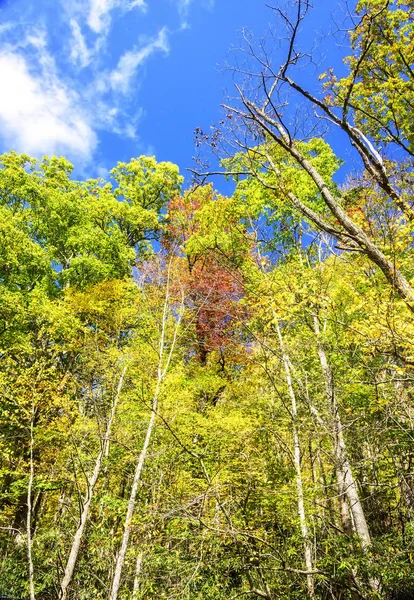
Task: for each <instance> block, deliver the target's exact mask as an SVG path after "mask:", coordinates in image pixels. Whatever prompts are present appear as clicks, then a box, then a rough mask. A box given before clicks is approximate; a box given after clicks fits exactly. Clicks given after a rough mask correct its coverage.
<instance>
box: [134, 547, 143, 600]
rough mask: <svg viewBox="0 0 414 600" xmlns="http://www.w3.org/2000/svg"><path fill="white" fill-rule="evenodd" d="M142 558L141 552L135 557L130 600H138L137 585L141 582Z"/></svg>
mask: <svg viewBox="0 0 414 600" xmlns="http://www.w3.org/2000/svg"><path fill="white" fill-rule="evenodd" d="M143 557H144V554H143V552H139V553H138V556H137V562H136V564H135V578H134V589H133V590H132V600H138V593H139V584H140V581H141V569H142V559H143Z"/></svg>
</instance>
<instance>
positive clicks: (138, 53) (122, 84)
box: [109, 27, 169, 94]
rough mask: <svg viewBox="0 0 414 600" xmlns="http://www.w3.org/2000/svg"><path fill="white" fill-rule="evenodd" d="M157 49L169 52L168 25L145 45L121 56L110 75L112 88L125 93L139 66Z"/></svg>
mask: <svg viewBox="0 0 414 600" xmlns="http://www.w3.org/2000/svg"><path fill="white" fill-rule="evenodd" d="M157 51H162V52H164V53H165V54H168V52H169V44H168V31H167V28H166V27H163V28H162V29H161V30H160V31H159V33H158V35H157V37H156V38H155V39H153V40H152V41H150V42H149V43H148V44H146V45H145V46H143V47H141V48H138V49H135V50H130V51H128V52H125V54H124V55H123V56H121V58H120V59H119V62H118V65H117V67H116V69H115V70H114V71H112V73H111V74H110V76H109V81H110V85H111V87H112V89H113V90H117V91H120V92H122V93H124V94H125V93H126V92H128V90H129V87H130V85H131V82H132V80H133V78H134V76H135V74H136V72H137V70H138V68H139V67H140V66H141V65H142V64H143V63H144V62H145V60H147V59H148V58H149V57H150V56H151V54H154V52H157Z"/></svg>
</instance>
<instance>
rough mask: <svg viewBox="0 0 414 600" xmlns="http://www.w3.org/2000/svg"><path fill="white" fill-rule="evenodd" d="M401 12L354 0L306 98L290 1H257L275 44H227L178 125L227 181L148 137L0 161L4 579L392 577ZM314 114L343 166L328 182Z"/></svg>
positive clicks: (0, 551)
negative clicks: (228, 188) (211, 120)
mask: <svg viewBox="0 0 414 600" xmlns="http://www.w3.org/2000/svg"><path fill="white" fill-rule="evenodd" d="M413 8H414V7H413V6H412V3H411V2H409V1H408V0H407V1H406V2H400V1H398V2H397V1H395V2H383V1H381V0H367V1H364V2H360V3H359V5H358V6H357V17H358V18H356V19H355V20H354V22H353V26H352V28H351V29H350V32H349V33H350V44H351V55H350V57H349V58H348V59H347V65H348V68H349V75H348V76H347V77H345V78H343V79H337V78H336V77H335V74H334V73H333V72H332V71H331V72H329V73H322V74H320V77H319V79H320V80H321V83H320V90H319V92H315V91H314V90H307V89H305V88H303V87H302V86H301V84H300V83H297V82H296V79H295V73H296V71H295V69H298V68H299V67H300V65H301V63H302V62H303V61H306V60H308V54H307V53H306V52H305V51H304V50H303V51H302V50H301V49H300V43H299V42H300V40H298V37H297V36H298V32H299V31H300V28H301V26H302V25H303V24H304V23H306V14H307V12H308V10H309V6H308V4H307V3H306V2H303V1H298V2H296V4H295V6H293V8H292V13H291V14H290V13H281V12H280V11H276V9H275V10H274V12H275V13H277V14H275V16H279V17H281V18H282V22H283V23H284V24H285V26H286V27H287V30H288V33H289V36H288V38H287V47H286V58H285V61H282V62H281V66H280V68H279V67H277V68H276V67H275V65H274V64H271V63H270V62H269V60H268V56H269V54H267V52H266V51H265V46H264V45H262V46H261V47H260V52H259V51H257V53H256V51H255V50H254V47H253V46H252V45H251V43H250V41H249V40H246V43H247V49H248V52H247V54H248V56H249V60H251V63H250V64H249V67H248V68H247V67H243V68H241V71H242V73H240V75H243V76H244V75H245V74H246V73H248V77H249V78H250V79H249V81H247V82H245V85H244V87H242V86H239V87H238V90H239V93H240V101H239V102H238V103H236V104H235V105H232V106H228V107H226V109H225V110H226V112H225V115H224V117H223V122H222V123H220V127H219V128H218V129H216V130H214V131H213V133H212V134H211V135H210V134H209V135H205V134H204V133H203V132H202V131H201V130H200V129H198V130H197V134H198V136H201V141H202V142H203V143H207V144H208V145H209V147H210V148H212V149H213V151H218V152H220V151H222V152H223V154H221V156H222V157H223V156H226V158H222V162H221V168H222V170H223V173H224V174H226V176H227V177H233V178H234V180H235V191H234V193H233V195H232V196H231V197H225V196H223V195H221V194H219V193H218V192H216V191H215V190H214V188H213V186H212V185H211V184H208V183H206V177H207V176H208V174H209V173H208V172H206V173H196V179H195V180H194V182H193V184H192V185H191V186H190V187H189V188H188V189H183V177H182V176H181V175H180V174H179V170H178V168H177V167H176V166H175V165H173V164H171V163H165V162H157V161H156V160H155V158H151V157H140V158H137V159H132V160H131V161H130V162H129V163H119V164H118V165H117V166H116V167H115V168H114V169H113V170H112V171H111V176H110V178H109V181H104V180H102V179H96V180H87V181H82V182H79V181H75V180H74V179H72V178H71V170H72V165H71V164H70V163H69V162H68V161H66V160H65V159H63V158H57V157H52V158H44V159H43V160H42V161H36V160H34V159H31V158H30V157H28V156H25V155H18V154H16V153H13V152H11V153H8V154H5V155H3V156H2V157H1V162H0V333H1V335H0V394H1V403H0V590H1V591H3V590H4V591H5V592H7V593H8V594H9V595H10V596H12V597H20V598H24V599H26V598H30V600H36V599H37V600H49V599H56V598H59V599H61V600H66V599H71V600H88V599H102V600H117V599H119V600H121V599H124V600H127V599H128V600H150V599H155V598H160V599H162V598H165V599H170V600H172V599H183V600H184V599H189V600H190V599H191V600H197V599H199V600H223V599H229V600H230V599H236V598H243V597H245V598H267V599H268V600H276V599H278V598H288V599H292V600H293V599H298V600H299V599H303V598H313V599H315V600H316V599H333V598H335V599H338V600H345V599H349V600H355V599H358V598H362V599H375V598H385V599H388V600H408V599H409V598H412V597H414V568H413V567H414V558H413V554H414V480H413V463H414V425H413V424H414V408H413V381H414V347H413V339H414V315H413V312H414V292H413V288H412V285H413V283H412V282H413V278H414V272H413V265H414V262H413V257H414V252H413V220H414V217H413V215H414V212H413V211H414V209H413V169H412V167H413V161H412V157H413V153H414V149H413V143H414V138H413V130H412V119H411V118H410V117H409V112H408V109H409V107H412V105H413V104H414V88H413V83H414V79H413V63H414V54H413V53H414V44H413V43H412V41H413V35H414V28H413V24H412V21H413ZM273 43H274V40H273ZM261 52H262V54H261ZM255 65H256V68H257V71H256V72H255V71H254V67H255ZM299 79H300V71H298V80H299ZM252 84H254V86H253V87H252ZM295 94H296V95H299V98H300V102H301V103H303V102H306V103H307V102H308V103H309V109H310V112H309V113H307V115H306V118H305V119H304V120H303V121H300V119H299V120H298V113H297V112H296V111H294V110H293V109H292V107H294V106H295V102H296V100H295ZM286 97H288V98H289V102H290V107H289V105H287V104H286V101H285V99H286ZM301 106H302V112H303V105H301ZM313 110H315V111H316V114H314V113H313V112H312V111H313ZM320 117H321V118H322V119H323V120H324V121H325V120H326V119H328V120H329V123H330V125H331V127H336V128H338V130H340V131H341V134H342V135H343V136H344V139H346V141H347V143H349V144H350V145H351V146H353V148H354V150H355V151H356V156H357V157H359V159H360V161H361V163H360V168H359V170H358V169H356V168H355V167H354V169H353V171H352V174H350V176H349V177H348V179H347V182H346V184H344V185H341V186H339V185H338V184H337V183H335V173H336V171H337V170H338V168H339V167H340V165H341V161H340V160H339V159H338V158H337V157H336V156H335V155H334V153H333V151H332V149H331V148H330V146H329V145H328V144H327V142H326V138H324V137H323V136H321V135H319V134H318V132H319V130H318V123H319V120H318V119H319V118H320ZM310 132H311V133H312V135H310ZM230 149H233V150H232V151H231V154H229V150H230ZM234 149H236V150H237V152H235V150H234ZM352 160H354V159H352ZM349 170H350V169H349Z"/></svg>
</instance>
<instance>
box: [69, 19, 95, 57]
mask: <svg viewBox="0 0 414 600" xmlns="http://www.w3.org/2000/svg"><path fill="white" fill-rule="evenodd" d="M70 28H71V30H72V40H71V45H70V57H71V60H72V61H73V62H74V63H75V64H79V65H80V66H81V67H83V68H84V67H87V66H88V65H89V63H90V62H91V52H90V50H89V49H88V46H87V44H86V41H85V38H84V37H83V35H82V31H81V28H80V25H79V23H78V22H77V21H76V20H75V19H71V20H70Z"/></svg>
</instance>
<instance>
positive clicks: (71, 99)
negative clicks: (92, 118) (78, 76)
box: [0, 52, 97, 157]
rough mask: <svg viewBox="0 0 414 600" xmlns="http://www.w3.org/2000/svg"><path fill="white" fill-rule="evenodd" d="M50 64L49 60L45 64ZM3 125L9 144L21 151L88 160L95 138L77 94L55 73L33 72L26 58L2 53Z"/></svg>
mask: <svg viewBox="0 0 414 600" xmlns="http://www.w3.org/2000/svg"><path fill="white" fill-rule="evenodd" d="M43 62H44V64H46V62H47V57H46V59H45V60H44V61H43ZM0 72H1V74H2V93H1V94H0V122H1V129H2V135H3V138H4V140H5V142H6V144H7V145H8V146H9V147H10V148H14V149H16V150H18V151H21V152H27V153H29V154H30V153H33V154H39V151H40V152H42V153H45V154H54V153H66V154H68V155H69V156H71V155H72V156H73V155H78V156H79V155H81V156H84V157H88V156H89V155H90V154H91V153H92V151H93V149H94V147H95V145H96V143H97V138H96V135H95V133H94V131H93V129H92V127H91V126H90V124H89V122H88V119H87V118H86V117H85V115H84V114H83V111H82V109H81V106H80V104H79V101H78V98H77V97H76V95H75V94H74V93H73V92H71V91H70V90H68V89H67V88H66V87H65V86H64V85H63V84H62V83H61V82H60V81H59V80H58V79H57V77H56V76H55V74H54V73H53V71H52V72H50V71H49V72H45V69H44V68H43V67H42V66H41V69H40V72H39V73H37V74H35V73H33V72H31V70H30V68H29V66H28V64H27V62H26V60H25V59H24V57H23V56H20V55H17V54H11V53H7V52H2V53H0Z"/></svg>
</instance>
